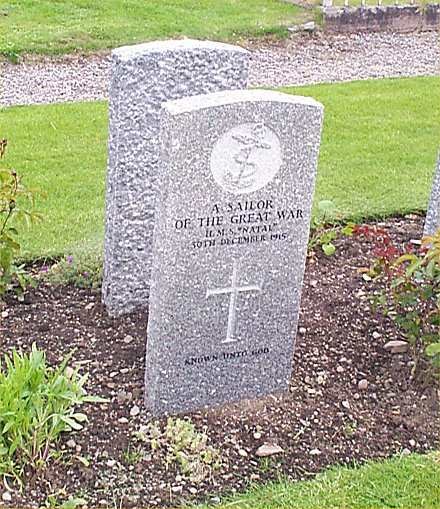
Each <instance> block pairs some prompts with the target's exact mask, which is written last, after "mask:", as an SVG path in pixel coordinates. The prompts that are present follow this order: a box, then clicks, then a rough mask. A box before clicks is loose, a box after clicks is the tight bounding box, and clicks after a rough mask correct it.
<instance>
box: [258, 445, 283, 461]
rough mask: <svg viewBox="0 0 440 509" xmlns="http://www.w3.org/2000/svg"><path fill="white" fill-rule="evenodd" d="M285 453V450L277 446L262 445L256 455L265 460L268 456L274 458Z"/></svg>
mask: <svg viewBox="0 0 440 509" xmlns="http://www.w3.org/2000/svg"><path fill="white" fill-rule="evenodd" d="M282 452H284V451H283V449H281V447H280V446H279V445H277V444H263V445H261V446H260V447H259V448H258V449H257V451H256V453H255V455H256V456H258V457H260V458H265V457H266V456H273V455H274V454H280V453H282Z"/></svg>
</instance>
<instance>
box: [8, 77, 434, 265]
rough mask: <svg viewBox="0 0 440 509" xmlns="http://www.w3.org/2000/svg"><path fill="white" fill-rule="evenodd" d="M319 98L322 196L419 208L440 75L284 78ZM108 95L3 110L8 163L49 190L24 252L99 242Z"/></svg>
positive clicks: (380, 210) (360, 213)
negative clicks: (328, 80)
mask: <svg viewBox="0 0 440 509" xmlns="http://www.w3.org/2000/svg"><path fill="white" fill-rule="evenodd" d="M288 90H289V92H291V93H296V94H303V95H310V96H313V97H315V98H316V99H318V100H319V101H321V102H322V103H323V104H324V105H325V125H324V134H323V142H322V147H321V154H320V161H319V170H318V180H317V193H316V196H315V203H316V202H317V201H318V200H322V199H329V200H333V201H334V202H335V204H336V206H337V208H338V209H339V210H340V211H341V212H343V213H344V215H345V217H347V218H352V219H355V220H360V219H362V218H372V217H384V216H387V215H391V214H403V213H407V212H411V211H421V210H425V209H426V206H427V201H428V195H429V190H430V186H431V180H432V175H433V172H434V166H435V159H436V154H437V149H438V147H439V145H440V127H439V126H440V107H439V106H438V105H439V104H440V78H438V77H435V78H412V79H398V80H397V79H396V80H372V81H359V82H352V83H342V84H334V85H317V86H311V87H301V88H290V89H288ZM107 122H108V120H107V104H106V103H104V102H95V103H79V104H78V103H77V104H59V105H49V106H26V107H13V108H5V109H3V110H0V126H1V128H0V138H3V137H5V138H8V140H9V143H10V146H9V148H8V152H7V157H6V159H5V161H4V162H5V164H6V165H8V166H10V167H14V168H16V169H17V170H19V172H20V173H22V174H23V175H24V178H25V180H26V182H27V183H28V184H29V185H32V186H37V187H40V188H41V189H43V190H45V191H46V192H47V198H46V200H45V201H40V203H39V208H40V209H41V211H42V212H43V214H44V217H45V221H44V222H43V223H42V224H41V225H37V226H36V227H35V228H34V229H33V230H31V231H30V232H29V233H28V234H27V235H26V237H25V238H24V242H23V244H24V247H25V251H26V258H31V257H41V256H53V255H59V254H62V253H67V252H70V251H72V250H78V249H80V250H81V249H83V248H86V247H89V248H90V247H95V246H97V245H98V246H99V245H100V244H101V242H102V238H103V230H104V192H105V167H106V157H107V156H106V153H107Z"/></svg>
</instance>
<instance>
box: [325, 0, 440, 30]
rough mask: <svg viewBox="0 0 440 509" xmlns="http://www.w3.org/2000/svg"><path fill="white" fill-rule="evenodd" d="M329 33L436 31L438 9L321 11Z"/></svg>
mask: <svg viewBox="0 0 440 509" xmlns="http://www.w3.org/2000/svg"><path fill="white" fill-rule="evenodd" d="M323 12H324V27H325V30H326V31H328V32H339V33H347V32H358V31H363V30H365V31H370V32H380V31H386V30H388V31H392V32H411V31H414V30H422V31H424V30H439V28H440V5H439V4H428V5H426V6H424V7H422V6H418V5H389V6H377V7H339V8H336V7H331V8H324V11H323Z"/></svg>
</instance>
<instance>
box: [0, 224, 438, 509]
mask: <svg viewBox="0 0 440 509" xmlns="http://www.w3.org/2000/svg"><path fill="white" fill-rule="evenodd" d="M384 226H385V227H386V228H387V229H389V231H390V232H391V234H392V236H393V237H395V238H397V239H398V240H401V241H407V240H409V239H411V238H420V236H421V230H422V219H421V218H420V217H417V216H409V217H406V218H404V219H394V220H391V221H389V222H387V223H386V224H384ZM370 247H371V246H369V245H368V244H367V243H366V242H363V241H361V240H359V239H353V238H342V239H340V240H339V241H338V249H337V253H336V254H335V255H334V256H332V257H328V258H327V257H325V256H318V257H317V259H316V260H314V261H313V260H310V261H309V263H308V265H307V270H306V275H305V286H304V292H303V298H302V311H301V316H300V324H299V334H298V337H297V345H296V354H295V359H294V366H293V375H292V380H291V385H290V392H289V393H288V394H287V395H283V396H277V397H275V396H273V397H268V398H265V399H262V400H258V401H253V402H242V403H239V404H235V405H230V406H228V407H225V408H222V409H217V410H210V411H206V412H197V413H194V414H191V416H190V417H191V419H192V420H193V422H194V423H195V424H196V426H197V428H198V429H200V430H203V429H204V427H206V429H207V433H208V434H209V437H210V443H211V444H212V445H214V446H215V447H217V448H218V449H219V450H220V451H221V454H222V457H223V459H224V464H223V467H222V469H221V470H220V471H219V472H216V473H215V474H214V475H213V477H212V478H210V479H209V480H206V481H205V482H203V483H201V484H193V483H191V482H189V481H188V480H187V479H185V478H181V477H180V476H179V472H178V471H177V470H176V468H174V467H173V466H171V467H169V468H168V469H167V468H166V466H165V462H164V457H163V455H161V454H156V453H154V454H153V453H151V451H148V450H147V448H146V447H147V446H144V447H145V448H146V449H145V454H144V455H143V457H142V458H141V459H139V458H137V457H135V458H133V456H131V457H130V455H128V454H127V451H128V450H129V448H130V450H131V451H133V450H135V448H136V443H135V442H133V438H132V433H133V431H136V430H138V429H139V426H140V425H141V424H142V423H146V422H148V415H146V414H145V412H144V411H143V410H142V411H141V413H140V414H139V415H137V416H135V417H132V416H130V410H131V409H132V408H133V406H134V405H138V406H139V407H141V408H142V393H143V377H144V352H145V342H146V325H147V315H146V313H134V314H131V315H129V316H126V317H123V318H119V319H111V318H109V317H108V316H107V315H106V313H105V309H104V308H103V307H102V305H101V303H100V295H99V292H98V291H93V290H81V289H77V288H73V287H58V288H56V287H51V286H47V285H41V286H40V287H39V288H37V289H36V290H34V291H32V292H31V293H30V294H29V296H28V298H27V300H26V303H17V302H9V303H8V305H7V307H6V313H5V312H4V311H5V310H3V314H4V315H5V314H7V316H3V318H2V319H1V324H0V338H1V339H0V346H1V350H2V351H6V350H10V349H11V348H13V347H15V348H21V349H29V347H30V345H31V344H32V343H33V342H36V343H37V345H38V346H39V347H40V348H43V349H44V350H46V352H47V355H48V358H49V360H50V362H53V363H55V362H58V361H60V360H61V359H62V358H63V356H64V355H65V354H66V353H68V352H70V351H71V350H72V349H73V348H76V349H77V350H76V353H75V354H74V360H75V361H80V362H81V365H82V368H83V370H84V371H87V372H89V373H90V380H89V383H88V388H89V390H90V392H91V393H95V394H99V395H102V396H105V397H107V398H109V399H110V400H111V402H110V403H108V404H105V405H100V406H90V407H88V408H87V409H86V411H87V414H88V416H89V419H90V422H89V424H88V425H87V426H86V428H85V429H84V430H83V431H82V432H79V433H76V434H74V435H73V440H74V442H75V444H72V443H71V442H69V445H67V442H68V440H69V439H72V435H71V436H68V437H65V438H63V441H62V447H63V448H65V449H66V450H67V451H68V454H66V455H64V457H63V458H62V460H60V461H57V462H51V463H50V465H49V466H48V468H47V469H46V470H43V471H41V472H39V473H38V474H36V475H34V476H29V478H28V479H27V483H26V488H25V489H24V491H23V492H22V493H21V494H20V493H18V492H17V493H14V494H13V498H12V504H13V505H15V506H30V505H36V504H42V503H43V502H44V501H45V499H46V497H47V495H48V494H50V493H57V492H58V491H59V490H62V489H65V493H67V494H69V495H82V496H85V498H87V499H88V502H89V505H93V504H98V503H99V504H100V505H104V504H108V505H111V506H113V505H115V506H116V505H117V506H119V505H120V504H122V505H124V506H134V505H137V506H139V505H143V506H151V505H171V504H172V505H176V504H178V503H180V502H183V501H189V500H194V499H199V500H200V499H205V500H206V499H207V500H209V499H211V498H212V497H215V496H218V495H220V496H221V495H222V494H224V493H231V491H232V492H234V491H240V490H244V489H245V488H246V486H248V485H249V483H250V482H264V481H267V480H269V479H274V478H277V477H278V476H279V474H284V475H286V476H288V477H289V478H292V479H304V478H309V477H310V476H311V475H313V473H315V472H318V471H320V470H322V469H324V468H325V467H327V466H329V465H334V464H339V463H351V462H354V461H364V460H366V459H367V458H384V457H388V456H391V455H393V454H395V453H399V452H402V451H404V452H408V450H410V451H419V452H424V451H427V450H429V449H432V448H435V447H438V438H439V436H440V435H439V431H440V415H439V400H438V394H439V392H438V386H435V384H434V383H433V382H432V381H431V382H429V381H428V380H427V379H426V378H424V377H416V379H413V378H411V368H412V360H411V357H410V356H409V355H407V354H397V355H396V354H394V355H392V354H390V353H387V352H385V351H384V349H383V345H384V343H385V342H386V341H387V340H389V339H396V338H398V334H397V332H396V330H395V328H394V326H393V324H392V323H391V322H390V321H389V320H387V319H384V318H382V317H381V316H379V315H376V314H374V313H372V311H371V310H370V306H369V297H370V296H371V294H372V292H373V291H374V290H375V287H374V285H375V283H373V282H365V281H364V280H363V279H362V277H361V275H360V274H359V273H358V272H357V269H358V268H359V267H364V266H367V265H368V264H369V260H370V259H371V252H370ZM363 379H365V380H367V381H368V387H367V389H366V390H365V389H364V390H361V389H360V388H359V386H358V384H359V381H360V380H363ZM121 418H122V420H121ZM161 422H163V420H162V421H161ZM265 442H269V443H275V444H278V445H279V446H281V447H282V448H283V449H284V453H283V454H280V455H277V456H273V457H271V458H270V460H269V461H267V460H261V459H259V458H257V457H256V456H255V451H256V449H257V448H258V447H259V446H260V445H261V444H263V443H265ZM405 450H406V451H405ZM78 456H82V457H86V458H88V459H89V460H90V466H89V467H86V466H84V465H83V464H82V463H81V461H80V460H78V458H77V457H78ZM60 493H62V491H61V492H60ZM60 498H63V497H62V496H61V495H60Z"/></svg>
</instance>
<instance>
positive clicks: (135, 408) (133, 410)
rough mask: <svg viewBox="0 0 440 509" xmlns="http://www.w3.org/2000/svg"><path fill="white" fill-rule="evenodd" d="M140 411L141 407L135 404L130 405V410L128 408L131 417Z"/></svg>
mask: <svg viewBox="0 0 440 509" xmlns="http://www.w3.org/2000/svg"><path fill="white" fill-rule="evenodd" d="M140 413H141V409H140V408H139V407H138V406H137V405H134V406H132V407H131V410H130V415H131V417H136V416H137V415H139V414H140Z"/></svg>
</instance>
